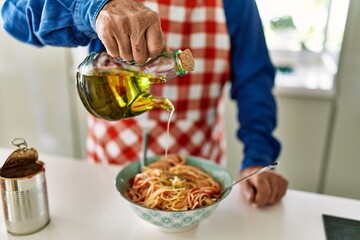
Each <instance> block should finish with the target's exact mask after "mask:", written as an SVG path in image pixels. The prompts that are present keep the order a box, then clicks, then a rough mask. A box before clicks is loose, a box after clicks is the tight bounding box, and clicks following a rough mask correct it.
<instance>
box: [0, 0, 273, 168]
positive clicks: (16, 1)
mask: <svg viewBox="0 0 360 240" xmlns="http://www.w3.org/2000/svg"><path fill="white" fill-rule="evenodd" d="M107 1H109V0H77V1H76V0H56V1H55V0H6V1H5V3H4V5H3V7H2V9H1V14H2V17H3V22H4V29H5V30H6V31H7V32H8V33H9V34H11V35H12V36H13V37H14V38H16V39H18V40H20V41H22V42H26V43H29V44H32V45H35V46H39V47H40V46H45V45H51V46H63V47H77V46H87V45H89V48H90V51H93V50H99V49H104V47H103V45H102V44H101V42H100V41H99V39H98V38H97V34H96V31H95V28H94V26H95V20H96V17H97V15H98V13H99V11H100V10H101V9H102V7H103V6H104V4H105V3H107ZM223 1H224V9H225V15H226V20H227V26H228V31H229V34H230V39H231V75H230V76H231V83H232V84H231V97H232V99H234V100H235V101H236V102H237V105H238V109H239V111H238V115H237V117H238V120H239V123H240V126H241V127H240V128H239V130H238V131H237V137H238V138H239V139H240V140H241V141H242V142H243V144H244V160H243V162H242V168H245V167H248V166H255V165H263V166H265V165H268V164H271V163H273V162H275V161H276V159H277V157H278V155H279V152H280V143H279V141H278V140H277V139H276V138H275V137H274V136H273V134H272V133H273V130H274V129H275V127H276V102H275V99H274V96H273V95H272V88H273V86H274V78H275V70H274V67H273V65H272V63H271V61H270V58H269V54H268V49H267V46H266V42H265V38H264V34H263V28H262V24H261V19H260V16H259V12H258V9H257V6H256V3H255V0H223Z"/></svg>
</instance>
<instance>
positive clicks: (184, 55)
mask: <svg viewBox="0 0 360 240" xmlns="http://www.w3.org/2000/svg"><path fill="white" fill-rule="evenodd" d="M179 59H180V62H181V66H182V67H183V69H184V70H185V71H187V72H192V71H194V69H195V63H194V58H193V56H192V53H191V51H190V50H189V49H186V50H184V51H182V52H181V53H180V54H179Z"/></svg>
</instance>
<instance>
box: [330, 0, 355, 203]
mask: <svg viewBox="0 0 360 240" xmlns="http://www.w3.org/2000/svg"><path fill="white" fill-rule="evenodd" d="M359 22H360V1H357V0H352V1H351V2H350V8H349V17H348V28H347V29H346V34H345V39H344V44H343V49H342V50H343V51H342V56H341V61H340V69H339V74H338V79H337V80H338V82H337V86H338V89H337V93H338V94H337V99H336V112H335V118H334V124H333V128H332V135H331V136H332V138H331V142H330V148H329V158H328V162H326V165H325V166H324V167H325V168H326V175H325V181H324V185H323V190H324V192H325V193H328V194H334V195H339V196H348V197H353V198H358V199H360V174H359V172H360V28H359Z"/></svg>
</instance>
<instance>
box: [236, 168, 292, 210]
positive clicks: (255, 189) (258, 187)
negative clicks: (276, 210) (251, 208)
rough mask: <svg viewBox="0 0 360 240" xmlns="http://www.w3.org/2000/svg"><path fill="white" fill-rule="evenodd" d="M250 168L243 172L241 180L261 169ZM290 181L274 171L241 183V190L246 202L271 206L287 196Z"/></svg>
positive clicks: (260, 205) (258, 205) (259, 205)
mask: <svg viewBox="0 0 360 240" xmlns="http://www.w3.org/2000/svg"><path fill="white" fill-rule="evenodd" d="M261 168H262V166H259V167H248V168H245V169H244V170H242V171H241V173H240V178H242V177H246V176H248V175H250V174H251V173H253V172H255V171H257V170H259V169H261ZM287 187H288V180H287V179H285V178H284V177H283V176H281V175H280V174H278V173H276V172H274V171H266V172H263V173H261V174H259V175H257V176H254V177H252V178H250V179H249V180H247V181H245V182H242V183H241V190H242V193H243V194H244V196H245V198H246V200H247V201H248V202H249V203H251V204H253V205H255V206H257V207H263V206H269V205H274V204H276V203H278V202H279V201H280V200H281V198H282V197H283V196H284V195H285V193H286V190H287Z"/></svg>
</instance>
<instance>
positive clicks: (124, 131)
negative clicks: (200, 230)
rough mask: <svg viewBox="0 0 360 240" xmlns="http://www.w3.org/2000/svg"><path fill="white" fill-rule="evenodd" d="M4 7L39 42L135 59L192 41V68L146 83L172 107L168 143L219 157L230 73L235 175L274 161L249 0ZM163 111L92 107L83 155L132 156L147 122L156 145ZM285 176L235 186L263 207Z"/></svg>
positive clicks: (261, 55)
mask: <svg viewBox="0 0 360 240" xmlns="http://www.w3.org/2000/svg"><path fill="white" fill-rule="evenodd" d="M2 16H3V19H4V28H5V30H7V31H8V32H9V33H10V34H11V35H13V36H14V37H15V38H17V39H18V40H20V41H23V42H26V43H30V44H33V45H36V46H44V45H52V46H67V47H76V46H86V45H89V50H90V51H93V50H106V51H107V52H108V53H109V54H110V55H112V56H114V57H119V58H123V59H125V60H127V61H131V60H135V61H136V62H138V63H140V64H141V63H145V62H146V61H147V60H148V58H152V57H155V56H157V55H159V54H160V53H161V52H163V51H165V50H166V51H170V49H186V48H189V49H191V51H192V53H193V55H194V57H195V65H196V69H195V71H194V72H193V73H191V74H188V75H187V76H184V77H181V78H176V79H172V80H171V81H168V82H167V83H166V84H163V85H156V86H155V85H154V86H152V87H151V91H152V93H154V94H155V95H160V96H166V97H169V98H170V100H171V101H172V102H173V104H174V106H175V109H176V110H175V113H174V116H173V118H172V122H171V127H170V138H169V139H170V143H169V152H170V153H180V154H183V155H196V156H201V157H203V158H206V159H210V160H212V161H214V162H217V163H219V164H224V159H225V144H224V123H223V117H224V116H223V112H222V107H223V105H222V103H223V101H222V94H221V93H222V90H223V87H224V85H225V83H226V82H227V81H228V80H229V79H230V81H231V97H232V98H233V99H234V100H236V101H237V105H238V108H239V112H238V119H239V123H240V126H241V127H240V129H239V130H238V132H237V136H238V138H239V139H240V140H241V141H242V142H243V143H244V147H245V148H244V159H243V161H242V166H241V171H240V177H242V176H246V175H248V174H250V173H252V172H253V171H255V170H257V169H259V168H261V167H263V166H265V165H268V164H271V163H273V162H275V161H276V159H277V157H278V155H279V152H280V144H279V142H278V141H277V139H276V138H274V136H273V135H272V132H273V130H274V128H275V127H276V104H275V99H274V96H273V95H272V92H271V90H272V87H273V85H274V75H275V73H274V68H273V66H272V64H271V61H270V59H269V54H268V50H267V47H266V43H265V39H264V35H263V29H262V25H261V20H260V17H259V13H258V10H257V7H256V3H255V1H254V0H238V1H233V0H223V1H221V0H194V1H186V0H147V1H145V0H140V1H135V0H88V1H73V0H57V1H51V0H7V1H5V3H4V5H3V8H2ZM167 118H168V114H167V112H165V111H161V110H151V111H149V112H148V113H146V114H143V115H141V116H139V117H136V118H130V119H125V120H121V121H118V122H107V121H103V120H100V119H96V118H94V117H91V116H89V121H88V123H89V134H88V140H87V153H88V158H89V159H90V160H91V161H94V162H109V163H114V164H123V163H126V162H128V161H133V160H135V159H137V158H138V156H139V154H138V153H139V152H140V149H141V140H142V139H141V138H142V137H141V136H142V130H143V129H144V128H150V129H151V138H150V141H149V153H150V154H152V155H155V154H163V153H164V148H165V141H164V136H165V134H166V124H167ZM228 158H229V159H232V160H236V158H237V157H236V156H228ZM287 185H288V182H287V180H286V179H285V178H284V177H282V176H281V175H279V174H278V173H276V172H275V171H268V172H265V173H262V174H260V175H258V176H256V177H254V178H252V179H250V180H249V181H247V182H245V183H243V184H242V190H243V191H242V192H243V193H244V195H245V196H246V198H247V200H248V201H249V202H250V203H253V204H254V205H256V206H260V207H261V206H266V205H273V204H275V203H277V202H279V201H280V200H281V198H282V197H283V196H284V194H285V192H286V189H287Z"/></svg>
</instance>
